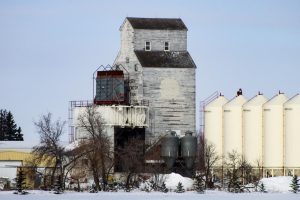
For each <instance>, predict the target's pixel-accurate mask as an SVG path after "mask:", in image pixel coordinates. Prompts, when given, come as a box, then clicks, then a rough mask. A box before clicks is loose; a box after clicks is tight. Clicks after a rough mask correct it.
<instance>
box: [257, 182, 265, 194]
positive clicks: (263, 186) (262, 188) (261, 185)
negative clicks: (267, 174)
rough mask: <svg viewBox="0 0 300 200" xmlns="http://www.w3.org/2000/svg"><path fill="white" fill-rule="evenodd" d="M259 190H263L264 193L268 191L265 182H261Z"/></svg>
mask: <svg viewBox="0 0 300 200" xmlns="http://www.w3.org/2000/svg"><path fill="white" fill-rule="evenodd" d="M258 188H259V191H260V192H263V193H267V190H266V187H265V184H264V183H261V184H260V185H259V186H258Z"/></svg>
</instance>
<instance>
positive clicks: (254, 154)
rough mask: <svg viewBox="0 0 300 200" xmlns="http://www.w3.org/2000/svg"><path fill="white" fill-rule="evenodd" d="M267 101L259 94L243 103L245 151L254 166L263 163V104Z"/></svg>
mask: <svg viewBox="0 0 300 200" xmlns="http://www.w3.org/2000/svg"><path fill="white" fill-rule="evenodd" d="M267 101H268V99H267V98H266V97H265V96H264V95H262V94H258V95H256V96H255V97H253V98H252V99H250V100H249V101H248V102H247V103H245V104H244V105H243V153H244V158H245V160H246V161H248V162H249V163H250V164H251V165H252V166H253V167H256V166H257V165H258V164H259V165H260V166H261V165H262V136H263V135H262V132H263V104H264V103H266V102H267Z"/></svg>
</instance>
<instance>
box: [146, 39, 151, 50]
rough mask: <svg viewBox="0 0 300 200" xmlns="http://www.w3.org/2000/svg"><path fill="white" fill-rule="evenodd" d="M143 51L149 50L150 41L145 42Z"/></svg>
mask: <svg viewBox="0 0 300 200" xmlns="http://www.w3.org/2000/svg"><path fill="white" fill-rule="evenodd" d="M145 51H151V42H149V41H147V42H145Z"/></svg>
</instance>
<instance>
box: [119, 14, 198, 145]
mask: <svg viewBox="0 0 300 200" xmlns="http://www.w3.org/2000/svg"><path fill="white" fill-rule="evenodd" d="M146 41H151V50H152V51H163V50H164V42H165V41H168V42H169V43H170V51H186V50H187V32H186V31H185V30H134V29H133V28H132V26H131V25H130V23H129V22H128V21H127V20H125V22H124V24H123V26H122V28H121V49H120V52H119V54H118V56H117V58H116V60H115V63H114V64H122V66H124V67H125V68H126V69H127V70H128V71H129V73H130V79H131V80H130V87H131V94H132V95H131V103H132V104H135V103H138V102H140V101H141V100H146V101H149V103H150V104H149V114H150V116H149V118H150V119H149V128H147V129H146V140H147V142H151V141H152V140H156V139H157V137H159V136H161V135H163V134H166V130H178V131H179V132H180V133H181V134H184V132H185V131H187V130H190V131H193V132H195V131H196V123H195V120H196V119H195V117H196V114H195V109H196V106H195V69H194V68H162V67H160V66H157V67H155V68H148V67H147V68H146V67H144V68H143V67H142V66H141V64H140V63H139V61H138V59H137V57H136V55H135V53H134V50H143V49H144V47H145V42H146Z"/></svg>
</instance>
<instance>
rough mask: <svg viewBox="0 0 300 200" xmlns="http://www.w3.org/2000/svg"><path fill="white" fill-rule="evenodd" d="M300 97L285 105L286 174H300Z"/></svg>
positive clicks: (295, 97)
mask: <svg viewBox="0 0 300 200" xmlns="http://www.w3.org/2000/svg"><path fill="white" fill-rule="evenodd" d="M299 119H300V95H299V94H297V95H295V96H294V97H293V98H291V99H290V100H289V101H287V102H286V103H285V104H284V167H285V174H286V175H288V174H295V173H296V174H300V156H299V155H300V148H299V142H300V123H299Z"/></svg>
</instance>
